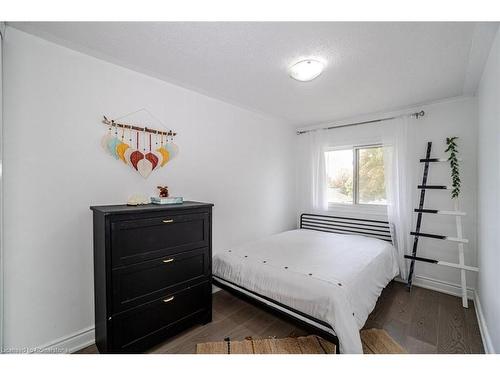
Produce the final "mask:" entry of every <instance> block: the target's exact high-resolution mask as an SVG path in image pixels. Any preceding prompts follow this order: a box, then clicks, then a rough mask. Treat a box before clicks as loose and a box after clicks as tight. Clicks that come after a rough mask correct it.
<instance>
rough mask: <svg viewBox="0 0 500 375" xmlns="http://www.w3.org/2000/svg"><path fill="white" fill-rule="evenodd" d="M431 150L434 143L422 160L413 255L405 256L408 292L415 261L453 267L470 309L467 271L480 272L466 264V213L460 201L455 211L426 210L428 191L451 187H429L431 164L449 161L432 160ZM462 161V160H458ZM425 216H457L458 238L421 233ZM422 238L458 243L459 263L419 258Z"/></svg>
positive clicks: (463, 300) (443, 159) (430, 145)
mask: <svg viewBox="0 0 500 375" xmlns="http://www.w3.org/2000/svg"><path fill="white" fill-rule="evenodd" d="M431 149H432V142H427V151H426V154H425V158H424V159H420V162H421V163H424V173H423V175H422V183H421V184H420V185H418V186H417V188H418V189H419V190H420V202H419V205H418V208H415V210H414V212H416V213H417V223H416V228H415V231H414V232H410V234H411V235H412V236H414V238H413V249H412V253H411V255H405V258H406V259H410V260H411V262H410V271H409V274H408V283H407V286H408V290H411V287H412V283H413V273H414V271H415V261H419V262H426V263H432V264H439V265H441V266H447V267H453V268H457V269H460V276H461V287H462V305H463V306H464V307H468V300H467V283H466V278H465V276H466V275H465V271H466V270H467V271H475V272H477V271H479V269H478V268H477V267H472V266H466V265H465V264H464V244H466V243H468V242H469V241H468V240H467V239H465V238H462V216H465V215H466V213H465V212H462V211H460V210H459V209H458V200H457V199H454V201H455V210H453V211H446V210H436V209H430V208H424V202H425V192H426V190H450V189H451V187H449V186H445V185H427V177H428V175H429V164H430V163H440V162H447V161H448V159H445V158H431ZM458 160H461V159H458ZM423 214H437V215H451V216H455V222H456V226H457V237H449V236H444V235H441V234H433V233H423V232H421V231H420V228H421V225H422V215H423ZM420 237H427V238H433V239H437V240H448V241H453V242H457V243H458V251H459V263H450V262H444V261H440V260H436V259H431V258H423V257H419V256H417V248H418V240H419V238H420Z"/></svg>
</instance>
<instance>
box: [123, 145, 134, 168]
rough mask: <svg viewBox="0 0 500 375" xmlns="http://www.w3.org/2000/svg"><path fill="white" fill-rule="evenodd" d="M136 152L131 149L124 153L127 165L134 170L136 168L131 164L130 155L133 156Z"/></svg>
mask: <svg viewBox="0 0 500 375" xmlns="http://www.w3.org/2000/svg"><path fill="white" fill-rule="evenodd" d="M134 151H135V148H132V147H129V148H127V149H126V150H125V152H124V153H123V158H124V159H125V164H127V165H130V166H131V167H132V168H133V167H134V166H133V165H132V163H131V162H130V155H132V152H134Z"/></svg>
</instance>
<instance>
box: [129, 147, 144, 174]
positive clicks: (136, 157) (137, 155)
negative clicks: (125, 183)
mask: <svg viewBox="0 0 500 375" xmlns="http://www.w3.org/2000/svg"><path fill="white" fill-rule="evenodd" d="M142 159H144V154H143V153H142V152H140V151H139V150H134V151H133V152H132V153H131V154H130V164H131V165H132V167H134V168H135V169H136V170H137V163H139V161H140V160H142Z"/></svg>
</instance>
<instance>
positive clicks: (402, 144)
mask: <svg viewBox="0 0 500 375" xmlns="http://www.w3.org/2000/svg"><path fill="white" fill-rule="evenodd" d="M408 121H409V119H408V118H407V117H403V118H400V119H396V120H392V121H390V122H388V123H387V124H386V127H387V131H385V132H384V139H383V145H384V174H385V190H386V195H387V218H388V221H389V223H390V224H391V231H392V238H393V243H394V246H395V247H396V249H397V251H398V262H399V271H400V277H401V278H402V279H403V280H406V278H407V269H406V260H405V258H404V255H405V254H407V253H408V252H409V249H410V246H411V242H410V240H411V237H410V235H409V233H410V230H411V218H412V211H413V208H412V207H411V204H412V196H411V194H413V189H412V183H413V181H411V177H412V174H411V173H410V171H411V168H410V167H411V161H410V160H409V155H412V153H411V152H409V149H410V148H411V144H410V140H409V137H410V134H409V125H408Z"/></svg>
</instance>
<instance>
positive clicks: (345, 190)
mask: <svg viewBox="0 0 500 375" xmlns="http://www.w3.org/2000/svg"><path fill="white" fill-rule="evenodd" d="M325 164H326V179H327V185H328V202H329V203H350V204H352V203H353V165H354V163H353V150H352V149H349V150H335V151H327V152H326V153H325Z"/></svg>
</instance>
